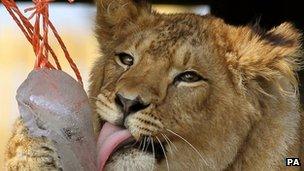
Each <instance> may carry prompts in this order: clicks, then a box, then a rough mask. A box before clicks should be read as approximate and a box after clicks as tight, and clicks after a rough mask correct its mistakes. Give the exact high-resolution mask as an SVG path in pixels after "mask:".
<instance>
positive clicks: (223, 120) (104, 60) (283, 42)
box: [89, 0, 300, 170]
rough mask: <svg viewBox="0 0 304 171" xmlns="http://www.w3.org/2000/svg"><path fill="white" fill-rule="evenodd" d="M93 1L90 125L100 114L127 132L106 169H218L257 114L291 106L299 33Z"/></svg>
mask: <svg viewBox="0 0 304 171" xmlns="http://www.w3.org/2000/svg"><path fill="white" fill-rule="evenodd" d="M97 6H98V7H97V8H98V13H97V18H96V20H97V25H96V35H97V38H98V41H99V43H100V49H101V52H102V57H100V58H98V60H97V62H96V63H95V65H94V68H93V70H92V73H91V80H90V81H91V85H90V90H89V93H90V98H91V99H92V105H93V107H94V110H95V111H96V118H95V119H94V121H95V126H96V127H95V128H96V131H99V130H100V127H101V126H102V123H103V122H104V121H106V122H110V123H112V124H115V125H119V126H121V127H124V128H126V129H128V130H129V131H130V132H131V134H132V136H133V137H134V141H129V142H131V143H129V142H127V143H125V144H124V145H123V147H120V148H119V149H117V150H116V152H114V153H113V154H112V156H111V157H110V159H109V160H108V162H107V163H108V164H107V166H106V168H107V169H110V170H111V169H113V170H115V169H124V168H131V169H139V170H147V169H148V170H149V169H151V170H152V169H153V168H155V169H166V168H167V167H169V168H170V169H172V170H174V169H183V168H187V169H189V168H192V169H190V170H193V169H194V170H195V169H198V168H201V169H207V170H208V169H209V170H210V169H223V168H226V167H227V166H228V165H229V164H230V163H231V162H232V161H233V159H234V158H235V156H236V155H237V152H238V151H239V149H240V148H241V147H242V144H243V143H244V142H245V141H246V138H247V137H248V134H249V131H250V130H251V128H252V125H254V124H255V123H256V122H258V121H259V120H261V118H263V116H264V115H265V113H267V112H270V111H272V112H275V111H280V112H283V111H284V110H286V111H288V110H294V109H293V105H291V104H289V103H288V102H287V101H288V100H289V101H290V100H294V101H296V98H297V97H296V91H297V79H296V77H295V75H294V71H295V70H296V68H297V61H296V58H295V57H297V56H298V55H299V54H298V53H299V47H300V44H299V38H300V34H299V33H298V31H297V30H296V29H294V28H293V27H292V26H291V25H290V24H288V23H283V24H282V25H280V26H278V27H276V28H273V29H272V30H270V31H268V32H261V31H259V30H257V29H255V28H253V27H247V26H245V27H234V26H231V25H228V24H225V23H224V22H223V21H222V20H221V19H217V18H215V17H212V16H199V15H194V14H172V15H163V14H158V13H155V12H153V11H151V9H150V6H149V5H147V4H145V3H142V2H140V1H131V0H97ZM287 97H288V98H287ZM274 99H275V100H274ZM280 106H284V107H280Z"/></svg>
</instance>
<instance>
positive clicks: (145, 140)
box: [141, 137, 147, 152]
mask: <svg viewBox="0 0 304 171" xmlns="http://www.w3.org/2000/svg"><path fill="white" fill-rule="evenodd" d="M146 143H147V137H144V143H143V148H142V149H141V151H142V152H144V150H145V147H146Z"/></svg>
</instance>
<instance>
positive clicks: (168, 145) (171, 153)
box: [160, 133, 173, 154]
mask: <svg viewBox="0 0 304 171" xmlns="http://www.w3.org/2000/svg"><path fill="white" fill-rule="evenodd" d="M160 134H161V135H162V136H163V137H164V139H165V141H166V142H167V144H168V146H169V148H170V151H171V154H173V151H172V147H171V144H170V143H169V141H168V140H167V139H166V137H165V136H164V134H163V133H160Z"/></svg>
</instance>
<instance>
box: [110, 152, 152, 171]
mask: <svg viewBox="0 0 304 171" xmlns="http://www.w3.org/2000/svg"><path fill="white" fill-rule="evenodd" d="M155 164H156V159H155V158H154V157H153V155H152V154H149V153H144V152H142V151H141V150H138V149H123V150H119V151H117V152H115V153H114V154H113V156H112V157H111V158H110V159H109V161H108V163H107V164H106V166H105V171H123V170H130V171H131V170H132V171H133V170H140V171H142V170H145V171H146V170H147V171H148V170H154V168H155Z"/></svg>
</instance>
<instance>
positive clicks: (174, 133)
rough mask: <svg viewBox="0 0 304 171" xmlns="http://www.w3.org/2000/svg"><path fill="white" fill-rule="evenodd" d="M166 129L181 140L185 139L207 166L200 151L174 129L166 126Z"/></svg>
mask: <svg viewBox="0 0 304 171" xmlns="http://www.w3.org/2000/svg"><path fill="white" fill-rule="evenodd" d="M166 130H167V131H169V132H170V133H172V134H173V135H175V136H177V137H179V138H180V139H182V140H183V141H185V142H186V143H187V144H188V145H189V146H190V147H191V148H192V149H193V150H194V151H195V152H196V153H197V154H198V155H199V157H200V158H201V159H202V160H203V162H204V163H205V164H206V165H207V166H208V164H207V162H206V160H205V159H204V158H203V156H202V155H201V153H200V152H199V151H198V150H197V149H196V148H195V147H194V146H193V145H192V144H191V143H190V142H189V141H187V140H186V139H185V138H184V137H182V136H180V135H179V134H177V133H176V132H174V131H172V130H170V129H167V128H166Z"/></svg>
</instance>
